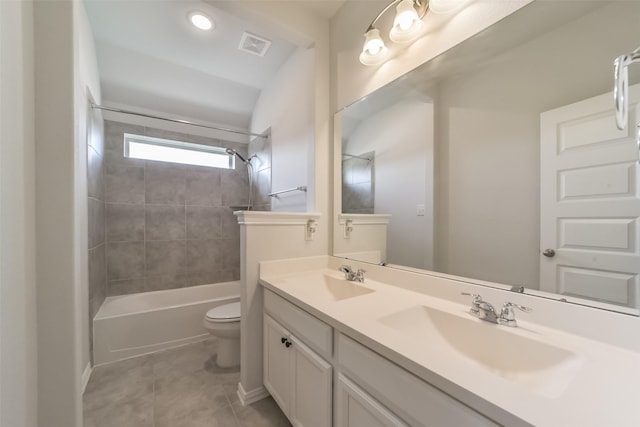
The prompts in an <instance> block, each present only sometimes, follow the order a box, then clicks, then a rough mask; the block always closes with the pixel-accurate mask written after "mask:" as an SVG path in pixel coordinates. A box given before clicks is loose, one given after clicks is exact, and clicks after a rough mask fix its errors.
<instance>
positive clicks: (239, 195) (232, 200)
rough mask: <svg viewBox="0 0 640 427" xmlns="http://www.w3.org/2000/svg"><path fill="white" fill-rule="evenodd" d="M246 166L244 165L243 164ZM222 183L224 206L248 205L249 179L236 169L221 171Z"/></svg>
mask: <svg viewBox="0 0 640 427" xmlns="http://www.w3.org/2000/svg"><path fill="white" fill-rule="evenodd" d="M243 166H244V165H243ZM220 185H221V189H220V191H221V193H222V206H234V205H246V204H247V203H249V179H248V177H247V174H246V172H245V173H244V174H241V173H238V172H234V171H227V170H223V171H221V176H220Z"/></svg>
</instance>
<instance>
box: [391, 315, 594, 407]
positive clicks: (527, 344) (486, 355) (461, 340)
mask: <svg viewBox="0 0 640 427" xmlns="http://www.w3.org/2000/svg"><path fill="white" fill-rule="evenodd" d="M467 316H468V317H467ZM379 321H380V322H381V323H383V324H384V325H386V326H388V327H390V328H393V329H394V330H396V331H398V332H399V333H402V334H405V335H407V336H408V337H410V338H412V339H416V340H423V341H424V340H426V341H427V343H428V344H429V345H430V346H432V347H433V349H434V350H443V351H447V350H450V351H451V352H453V353H454V354H456V355H458V356H459V357H461V358H463V359H465V360H467V361H469V362H471V363H474V364H476V365H478V366H480V367H482V368H483V369H485V370H488V371H489V372H491V373H493V374H496V375H499V376H500V377H502V378H505V379H507V380H509V381H513V382H515V383H517V384H520V385H522V386H524V387H526V388H527V389H529V390H530V391H533V392H535V393H537V394H540V395H542V396H545V397H557V396H560V395H561V394H562V392H563V391H564V390H565V389H566V387H567V386H568V385H569V383H570V382H571V380H572V379H573V377H574V376H575V374H576V372H577V371H578V370H579V369H580V366H581V365H582V360H581V359H580V358H579V357H578V356H577V355H576V354H575V353H572V352H571V351H569V350H566V349H564V348H560V347H557V346H555V345H553V344H548V343H544V342H541V341H538V340H535V339H532V338H529V337H526V336H523V335H524V334H526V333H529V331H525V332H524V334H523V333H522V331H514V330H512V329H511V328H507V327H504V326H500V325H496V324H492V323H489V322H485V321H482V320H479V319H476V318H474V317H471V316H470V315H468V313H459V314H457V313H452V312H448V311H443V310H439V309H436V308H433V307H427V306H413V307H410V308H408V309H405V310H402V311H399V312H396V313H392V314H390V315H387V316H384V317H382V318H380V319H379ZM531 333H533V332H531Z"/></svg>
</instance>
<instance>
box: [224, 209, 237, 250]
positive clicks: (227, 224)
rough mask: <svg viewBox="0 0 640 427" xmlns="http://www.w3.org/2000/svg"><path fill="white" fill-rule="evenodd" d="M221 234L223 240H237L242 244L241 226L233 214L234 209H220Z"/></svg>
mask: <svg viewBox="0 0 640 427" xmlns="http://www.w3.org/2000/svg"><path fill="white" fill-rule="evenodd" d="M219 212H220V234H219V237H220V238H221V239H235V240H237V241H238V242H240V224H238V217H236V216H235V215H234V214H233V209H230V208H228V207H224V208H222V209H220V211H219Z"/></svg>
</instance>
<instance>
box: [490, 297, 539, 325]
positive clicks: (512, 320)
mask: <svg viewBox="0 0 640 427" xmlns="http://www.w3.org/2000/svg"><path fill="white" fill-rule="evenodd" d="M514 308H517V309H518V310H520V311H524V312H525V313H527V312H529V311H531V310H532V308H530V307H525V306H524V305H520V304H514V303H512V302H510V301H507V302H505V303H504V304H503V305H502V310H501V311H500V318H499V319H498V322H500V324H501V325H505V326H510V327H512V328H515V327H516V326H518V322H516V313H515V312H514V311H513V309H514Z"/></svg>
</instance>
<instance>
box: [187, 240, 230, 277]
mask: <svg viewBox="0 0 640 427" xmlns="http://www.w3.org/2000/svg"><path fill="white" fill-rule="evenodd" d="M217 243H218V242H217V240H214V239H207V240H189V241H188V242H187V273H188V274H203V273H213V272H215V271H217V270H220V269H221V268H222V259H221V256H220V255H221V254H220V247H219V246H218V244H217Z"/></svg>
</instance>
